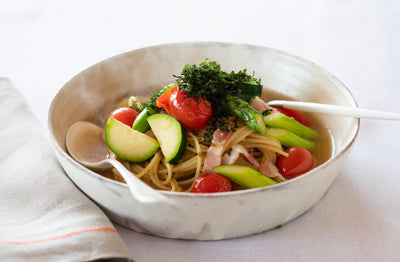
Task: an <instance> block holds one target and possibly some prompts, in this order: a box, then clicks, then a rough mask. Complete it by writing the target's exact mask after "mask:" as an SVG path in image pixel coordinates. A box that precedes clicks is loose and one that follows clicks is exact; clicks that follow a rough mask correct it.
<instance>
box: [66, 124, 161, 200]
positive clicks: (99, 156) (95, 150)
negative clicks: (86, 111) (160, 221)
mask: <svg viewBox="0 0 400 262" xmlns="http://www.w3.org/2000/svg"><path fill="white" fill-rule="evenodd" d="M66 146H67V150H68V152H69V153H70V155H71V156H72V157H73V158H74V159H75V160H76V161H78V162H79V163H80V164H82V165H83V166H86V167H88V168H91V169H96V170H102V169H103V170H104V169H109V168H111V167H114V168H115V169H117V170H118V172H119V173H120V174H121V176H122V177H123V178H124V180H125V181H126V183H127V184H128V187H129V190H130V191H131V194H132V196H133V198H134V199H136V200H137V201H139V202H142V203H149V204H150V203H155V202H158V203H160V202H165V203H166V202H169V200H168V199H167V197H166V196H164V195H163V194H161V193H160V192H159V191H157V190H155V189H153V188H151V187H150V186H148V185H147V184H145V183H144V182H143V181H141V180H140V179H139V178H137V177H136V176H134V175H133V174H132V173H131V172H129V171H128V170H127V169H126V168H125V167H124V166H123V165H122V164H121V163H120V162H119V161H117V160H113V159H108V158H107V156H108V154H109V152H108V149H107V146H106V144H105V141H104V133H103V129H101V128H100V127H98V126H96V125H95V124H92V123H89V122H76V123H74V124H73V125H72V126H71V127H70V128H69V129H68V132H67V137H66Z"/></svg>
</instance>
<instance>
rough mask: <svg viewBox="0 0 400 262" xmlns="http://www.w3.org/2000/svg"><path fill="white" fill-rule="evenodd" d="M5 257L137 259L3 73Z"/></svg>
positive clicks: (0, 202) (0, 167)
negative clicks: (64, 167)
mask: <svg viewBox="0 0 400 262" xmlns="http://www.w3.org/2000/svg"><path fill="white" fill-rule="evenodd" d="M0 123H1V128H0V260H1V261H92V260H98V259H110V260H111V259H112V260H113V261H133V260H134V259H133V255H132V254H131V253H130V251H129V250H128V248H127V247H126V246H125V244H124V243H123V241H122V239H121V238H120V236H119V234H118V232H117V231H116V230H115V229H114V227H113V225H112V223H111V222H110V221H109V220H108V219H107V217H106V216H105V215H104V213H103V212H102V211H101V210H100V209H99V208H98V207H97V206H96V205H95V204H94V203H93V202H91V200H89V199H88V198H87V197H86V196H85V195H84V194H83V193H82V192H81V191H79V190H78V189H77V188H76V187H75V186H74V184H73V183H72V182H71V181H70V180H69V179H68V177H67V176H66V175H65V173H64V171H63V170H62V168H61V167H60V165H59V164H58V161H57V159H56V158H55V154H54V152H53V151H52V149H51V147H50V145H49V141H48V140H47V137H46V136H45V135H44V131H43V129H42V128H41V126H40V125H39V123H38V121H37V120H36V119H35V118H34V116H33V114H32V113H31V112H30V110H29V108H28V106H27V103H26V102H25V100H24V98H23V96H22V95H21V94H20V93H19V92H18V91H17V90H16V89H15V88H13V87H12V85H11V83H10V82H9V81H8V80H7V79H4V78H0Z"/></svg>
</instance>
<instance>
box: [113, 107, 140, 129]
mask: <svg viewBox="0 0 400 262" xmlns="http://www.w3.org/2000/svg"><path fill="white" fill-rule="evenodd" d="M138 115H139V112H138V111H136V110H135V109H133V108H130V107H120V108H117V109H115V110H114V111H112V112H111V114H110V115H109V118H110V117H112V118H115V119H117V120H118V121H120V122H122V123H124V124H125V125H128V126H130V127H131V126H132V125H133V121H135V119H136V117H137V116H138Z"/></svg>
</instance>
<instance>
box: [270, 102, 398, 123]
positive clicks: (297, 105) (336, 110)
mask: <svg viewBox="0 0 400 262" xmlns="http://www.w3.org/2000/svg"><path fill="white" fill-rule="evenodd" d="M267 104H268V105H269V106H276V107H283V108H288V109H294V110H299V111H303V112H313V113H321V114H328V115H338V116H349V117H355V118H374V119H385V120H400V114H394V113H388V112H382V111H376V110H370V109H361V108H353V107H347V106H338V105H327V104H320V103H310V102H299V101H285V100H273V101H269V102H268V103H267Z"/></svg>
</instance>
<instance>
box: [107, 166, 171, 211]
mask: <svg viewBox="0 0 400 262" xmlns="http://www.w3.org/2000/svg"><path fill="white" fill-rule="evenodd" d="M104 161H107V162H109V163H110V164H111V165H113V166H114V168H115V169H117V170H118V172H119V173H120V175H121V176H122V177H123V178H124V180H125V182H126V183H127V184H128V186H129V190H130V191H131V193H132V195H133V196H134V198H135V199H136V200H138V201H139V202H142V203H148V204H152V203H170V200H168V198H167V197H166V196H164V195H163V194H161V193H160V192H159V191H157V190H154V189H152V188H150V187H149V186H148V185H146V184H145V183H144V182H143V181H140V179H139V178H137V177H136V176H135V175H133V174H132V173H130V172H129V171H128V170H127V169H126V167H124V165H122V164H121V163H120V162H119V161H116V160H113V159H106V160H104Z"/></svg>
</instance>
